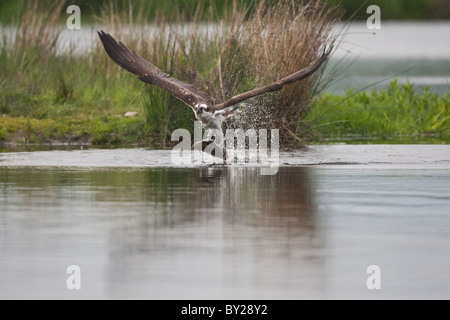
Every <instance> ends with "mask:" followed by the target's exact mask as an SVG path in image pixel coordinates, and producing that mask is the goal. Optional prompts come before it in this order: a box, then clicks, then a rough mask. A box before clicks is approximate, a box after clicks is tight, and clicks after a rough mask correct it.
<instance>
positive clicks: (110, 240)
mask: <svg viewBox="0 0 450 320" xmlns="http://www.w3.org/2000/svg"><path fill="white" fill-rule="evenodd" d="M0 173H1V180H0V200H1V201H0V202H1V204H2V205H1V206H2V213H1V215H0V219H1V220H0V221H1V226H0V231H1V242H0V243H1V249H0V253H1V256H2V257H4V259H3V258H2V261H1V262H0V281H1V282H2V284H3V285H4V286H3V287H4V288H5V289H6V288H7V289H8V290H6V291H5V290H3V289H2V290H1V291H0V297H63V298H64V297H67V298H72V297H74V294H75V295H76V296H75V297H87V298H90V297H107V298H108V297H112V298H127V297H129V298H133V297H134V298H136V297H140V298H299V297H303V296H304V297H313V296H314V294H313V295H311V293H310V292H308V290H305V288H306V289H312V288H317V287H320V286H322V284H321V280H320V279H323V276H322V274H321V273H322V270H323V267H322V264H323V262H322V259H321V256H322V249H321V247H322V245H321V237H320V234H319V232H318V230H320V228H318V221H317V219H316V216H315V205H314V193H313V190H314V186H313V185H312V184H313V182H312V178H311V171H309V170H308V169H302V168H280V171H279V173H278V174H277V175H275V176H261V175H260V171H259V169H256V168H236V167H234V168H233V167H229V166H223V167H213V168H199V169H151V170H146V169H133V170H131V169H108V170H104V169H95V170H89V169H86V170H74V169H64V170H62V169H50V170H49V169H36V168H15V169H6V168H0ZM70 264H77V265H80V267H81V269H82V272H83V290H81V292H79V293H73V292H71V291H68V290H67V289H66V288H65V279H66V275H65V268H66V267H67V266H68V265H70ZM300 284H301V285H300ZM315 292H316V294H317V292H319V291H317V290H316V291H315Z"/></svg>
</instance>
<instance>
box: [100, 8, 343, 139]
mask: <svg viewBox="0 0 450 320" xmlns="http://www.w3.org/2000/svg"><path fill="white" fill-rule="evenodd" d="M202 5H206V6H208V2H206V3H201V4H200V5H199V6H198V7H197V10H196V11H194V13H192V12H190V13H189V14H190V15H191V16H190V21H191V23H189V24H182V23H181V22H182V21H185V15H186V14H188V13H186V12H183V11H179V12H178V18H177V19H176V20H175V23H173V22H168V21H167V20H166V19H165V18H164V16H159V17H157V18H156V20H155V23H154V25H153V32H152V33H151V34H147V33H145V32H143V31H142V32H141V33H139V32H138V33H130V30H131V29H130V28H127V27H126V26H125V25H124V21H128V23H129V22H131V21H130V20H131V18H128V17H132V16H133V14H130V12H128V13H129V14H128V15H127V12H124V11H117V10H115V8H114V6H108V7H104V8H103V10H102V12H101V16H100V17H99V21H100V22H101V23H102V25H104V27H105V28H106V30H107V31H108V32H110V33H112V34H113V35H114V37H116V38H117V39H120V40H121V41H122V42H124V43H126V44H127V45H128V46H129V47H130V48H132V49H134V50H136V51H137V52H139V53H140V54H142V55H143V56H144V58H147V59H148V60H150V61H151V62H152V63H154V64H155V65H157V66H158V67H159V68H160V69H162V70H164V71H166V72H168V73H170V74H171V75H172V76H174V77H176V78H179V79H181V80H185V81H187V82H189V83H193V84H194V85H196V86H197V87H199V88H200V89H202V90H203V91H205V92H207V93H208V94H209V95H210V96H211V97H212V98H213V99H214V100H215V101H216V102H221V101H223V100H226V99H228V98H230V97H232V96H233V95H236V94H238V93H241V92H244V91H246V90H250V89H253V88H255V87H257V86H261V85H264V84H268V83H272V82H275V81H277V80H279V79H280V78H281V77H284V76H286V75H289V74H292V73H294V72H296V71H298V70H300V69H301V68H304V67H306V66H307V65H308V64H310V63H311V62H312V61H313V60H315V59H317V58H318V56H319V55H320V53H321V51H322V50H323V48H324V47H325V46H326V45H331V44H332V43H333V42H334V39H335V36H336V35H335V34H333V33H332V30H333V27H334V26H335V24H336V22H337V21H338V20H339V17H340V16H339V13H340V12H339V10H337V8H336V7H332V8H330V7H327V6H326V5H325V3H324V2H323V1H321V0H313V1H292V0H282V1H278V2H273V1H265V0H262V1H259V3H258V4H257V5H256V6H255V7H254V9H253V10H250V9H249V8H248V7H246V6H243V5H240V4H239V2H238V1H234V2H233V6H232V7H231V8H230V9H229V10H225V11H224V12H223V18H221V19H220V20H219V22H218V23H216V24H213V25H207V26H205V25H204V24H202V23H201V22H202V21H204V16H203V15H204V13H205V12H207V13H208V14H209V15H214V11H213V8H212V7H211V8H210V10H208V9H206V10H205V9H204V8H202ZM130 10H131V9H130ZM141 19H145V16H141ZM217 19H219V17H217ZM135 22H137V24H142V23H143V21H135ZM177 22H178V23H177ZM142 30H143V29H142ZM134 32H136V30H134ZM96 54H99V53H98V52H97V53H96ZM316 80H317V77H316V76H315V77H311V78H309V79H307V80H304V81H301V82H299V83H296V84H293V85H291V86H288V87H285V88H284V89H283V90H282V91H281V92H279V93H272V94H268V95H264V96H261V97H258V98H254V99H252V100H249V101H247V103H246V107H245V108H243V114H242V116H241V117H239V118H238V119H237V120H235V121H231V122H229V123H228V125H230V126H233V127H236V126H239V127H244V128H249V127H252V128H261V127H264V128H277V129H280V130H281V137H282V140H283V142H284V143H285V144H292V143H295V142H298V141H299V139H298V137H297V135H296V133H297V131H298V125H299V120H300V119H301V117H302V114H303V110H304V108H305V106H306V105H307V104H308V103H309V102H310V99H311V97H312V95H313V94H314V93H315V89H317V84H318V83H317V82H316ZM147 90H148V92H150V93H151V96H149V95H148V94H147V98H146V99H145V100H144V110H145V112H146V114H147V119H148V120H149V122H151V123H152V125H151V128H152V129H151V130H150V131H151V132H150V133H152V134H158V135H159V136H160V137H161V141H166V140H167V138H168V136H169V133H170V132H171V130H173V129H174V128H176V127H175V126H174V125H176V126H184V127H188V128H190V127H191V126H192V120H193V117H192V116H188V119H187V121H186V112H183V111H184V110H186V107H183V106H182V103H180V102H179V101H178V100H176V99H175V98H173V97H171V96H167V94H165V93H163V92H162V91H161V90H159V89H155V88H151V89H147ZM182 110H183V111H182ZM159 120H160V121H159ZM158 125H160V127H159V126H158Z"/></svg>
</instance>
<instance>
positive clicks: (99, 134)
mask: <svg viewBox="0 0 450 320" xmlns="http://www.w3.org/2000/svg"><path fill="white" fill-rule="evenodd" d="M145 94H146V93H145V92H144V97H141V98H136V99H145ZM128 99H133V97H132V95H129V96H128ZM64 106H65V104H64V103H59V104H58V103H56V104H54V105H53V107H54V110H55V111H56V110H59V109H63V108H64ZM115 110H116V113H117V114H114V112H103V111H101V112H100V111H99V112H97V113H96V114H91V115H90V116H88V115H86V114H80V115H78V116H76V117H71V116H68V115H64V114H59V115H58V114H57V112H55V113H54V118H52V119H48V118H45V119H39V118H36V117H24V116H11V115H8V116H6V115H5V116H4V117H0V128H1V129H0V141H3V142H10V143H18V144H29V143H37V144H41V143H70V144H93V145H101V146H122V145H145V146H156V147H161V146H162V144H161V141H159V140H155V139H154V137H153V135H152V134H151V133H150V132H149V129H148V127H147V126H146V120H145V116H144V113H143V112H142V109H139V108H138V109H134V110H136V111H138V112H139V116H137V117H134V118H127V117H124V116H123V114H124V112H125V111H126V110H128V109H126V108H116V109H115ZM186 110H187V113H186V114H187V115H188V116H189V115H190V114H191V113H192V112H191V111H190V110H188V109H187V108H186ZM299 137H300V138H302V139H304V140H305V141H308V142H309V143H324V142H347V143H450V95H449V94H447V95H445V96H443V97H441V96H439V95H436V94H432V93H430V92H429V91H428V90H426V89H425V90H424V91H422V92H416V91H415V90H414V89H413V87H412V85H411V84H405V85H400V84H399V83H398V82H396V81H393V82H392V83H391V84H390V85H389V87H388V88H387V89H386V90H381V91H373V92H371V93H368V92H361V93H354V92H352V91H349V92H348V93H347V94H346V95H342V96H341V95H330V94H327V93H324V94H323V95H321V96H320V97H317V98H316V99H315V100H314V101H313V103H312V104H311V105H310V109H309V111H308V112H307V115H306V117H305V119H304V120H302V121H301V123H300V125H299ZM168 145H169V144H168ZM168 145H167V146H168Z"/></svg>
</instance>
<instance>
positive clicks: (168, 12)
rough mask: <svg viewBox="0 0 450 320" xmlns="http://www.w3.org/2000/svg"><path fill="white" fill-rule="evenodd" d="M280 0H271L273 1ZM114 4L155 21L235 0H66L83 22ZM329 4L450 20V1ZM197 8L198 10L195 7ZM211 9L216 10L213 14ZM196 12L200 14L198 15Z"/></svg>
mask: <svg viewBox="0 0 450 320" xmlns="http://www.w3.org/2000/svg"><path fill="white" fill-rule="evenodd" d="M277 1H278V0H270V2H272V3H274V2H277ZM28 2H29V0H3V1H1V3H0V23H2V24H14V23H17V22H18V21H20V20H21V18H22V17H23V15H25V14H26V12H27V8H28V6H27V4H28ZM54 2H55V1H53V0H40V1H39V3H40V6H39V7H40V8H41V10H42V8H44V10H45V9H46V8H48V7H49V6H51V4H52V3H54ZM111 2H112V3H114V4H115V6H116V7H117V8H118V9H119V10H120V11H126V10H128V9H129V8H130V7H133V8H139V10H134V11H133V12H131V14H132V16H133V18H134V19H135V20H136V19H137V18H139V15H142V14H143V15H144V16H145V17H146V18H147V19H148V20H153V19H155V18H157V17H158V16H161V15H162V16H164V17H167V18H169V19H178V18H179V17H178V13H179V12H185V13H187V14H186V15H185V17H184V18H185V19H186V20H191V19H193V18H195V19H198V15H199V14H200V15H201V16H202V20H210V21H211V20H214V21H216V20H217V19H220V18H223V17H225V16H226V11H227V10H229V8H230V7H231V6H232V3H233V1H232V0H206V1H204V0H203V1H201V2H202V5H201V6H198V2H199V1H198V0H113V1H109V0H97V1H90V0H76V1H71V0H67V1H64V6H65V7H67V6H69V5H71V4H75V5H78V6H79V7H80V9H81V12H82V15H83V23H92V22H94V21H95V20H96V19H95V17H96V16H99V15H101V12H102V10H103V8H104V6H105V5H106V4H108V3H111ZM326 2H327V3H328V4H329V5H332V6H333V5H338V6H340V7H341V8H342V9H343V10H344V11H345V12H344V13H343V16H342V18H343V19H344V20H346V19H356V20H366V19H367V13H366V12H365V10H363V8H366V7H367V6H369V5H377V6H379V7H380V8H381V10H382V18H383V20H442V19H450V6H449V4H448V0H414V1H411V0H370V1H366V2H364V0H363V1H356V0H326ZM239 3H240V4H242V5H245V6H246V7H248V8H249V9H250V10H252V9H253V8H254V7H255V6H257V3H258V0H240V1H239ZM193 8H195V9H193ZM208 11H214V15H211V14H210V13H209V12H208ZM196 15H197V17H195V16H196ZM65 21H66V17H61V18H60V19H59V22H60V23H65Z"/></svg>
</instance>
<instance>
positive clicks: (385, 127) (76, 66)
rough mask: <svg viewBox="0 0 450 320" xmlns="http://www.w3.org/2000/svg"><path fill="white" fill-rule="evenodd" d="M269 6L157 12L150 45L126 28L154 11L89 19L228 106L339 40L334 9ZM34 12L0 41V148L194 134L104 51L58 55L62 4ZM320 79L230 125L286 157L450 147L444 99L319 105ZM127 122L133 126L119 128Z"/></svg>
mask: <svg viewBox="0 0 450 320" xmlns="http://www.w3.org/2000/svg"><path fill="white" fill-rule="evenodd" d="M44 2H45V1H44ZM157 2H158V1H155V2H154V3H157ZM168 2H170V1H168ZM188 2H189V1H186V3H188ZM219 2H220V3H221V1H218V2H216V4H215V5H216V6H217V5H218V3H219ZM271 2H272V1H269V0H267V1H261V2H259V5H255V4H254V2H252V3H253V5H248V3H247V4H246V3H245V1H244V2H241V1H230V3H232V6H230V7H226V6H224V7H223V8H222V9H221V10H217V11H214V10H215V9H214V8H215V7H214V6H211V5H210V3H211V1H200V2H199V3H200V4H199V5H198V7H197V10H196V11H195V12H194V13H193V12H192V11H186V10H184V9H183V8H182V7H178V9H175V10H173V12H176V16H173V17H170V19H171V20H172V21H168V20H167V17H166V15H165V13H164V9H163V8H164V7H162V9H161V10H159V11H156V13H155V16H152V19H154V20H153V21H154V23H156V25H158V26H160V28H159V30H161V31H160V32H156V33H155V34H154V35H153V37H152V38H149V37H146V36H145V35H144V34H142V33H139V32H138V33H137V34H136V33H133V34H132V32H130V31H129V28H126V27H125V26H127V25H129V24H131V23H133V24H144V23H145V21H147V20H148V19H149V15H150V14H149V13H148V12H149V11H148V10H150V9H146V10H147V11H145V10H143V9H141V10H136V8H138V7H139V5H138V3H139V2H138V1H130V2H127V3H129V5H130V6H124V5H123V3H122V2H118V3H116V4H115V5H103V6H101V7H99V8H97V9H96V8H93V9H92V10H94V11H95V10H98V12H97V11H95V12H96V16H95V18H94V19H95V21H96V23H98V24H100V25H103V26H106V27H107V28H108V30H110V31H111V33H113V34H114V36H115V37H116V38H117V39H120V40H121V41H123V42H124V43H125V44H126V45H127V46H129V47H130V48H133V49H135V50H136V52H138V53H140V54H142V55H143V56H144V58H147V59H148V60H150V61H152V62H153V63H154V64H156V65H157V66H158V67H160V68H161V69H162V70H163V71H166V72H168V73H170V74H172V75H173V76H175V77H176V78H179V79H181V80H184V81H187V82H190V83H192V84H195V85H196V86H198V87H199V88H201V89H202V90H204V91H206V92H207V93H209V94H210V95H211V96H214V97H216V98H217V99H223V98H224V97H228V96H232V95H234V94H236V93H239V92H244V91H246V90H248V89H252V88H254V87H256V86H259V85H261V84H264V83H268V82H271V81H276V80H278V78H279V77H280V74H282V75H287V74H290V73H292V72H294V71H297V70H299V69H300V68H302V67H304V66H305V65H307V64H308V62H309V61H312V60H314V58H315V57H316V55H317V54H320V49H321V48H323V46H324V45H326V44H328V45H331V44H333V43H334V41H335V39H336V36H337V35H336V34H332V33H331V30H332V29H333V26H334V25H335V23H336V22H338V21H340V20H341V18H342V16H343V14H344V13H343V11H342V10H340V9H339V8H338V7H334V6H331V7H330V6H329V5H325V1H321V0H313V1H306V2H304V4H306V3H307V6H302V5H301V2H298V3H299V5H298V6H290V3H291V2H290V1H284V0H283V1H279V2H277V4H275V5H274V4H271ZM425 2H426V1H425ZM18 3H20V1H18ZM80 3H84V2H83V1H80ZM86 3H87V2H86ZM241 3H243V4H241ZM40 4H42V1H32V2H30V3H29V4H28V5H27V6H26V9H24V11H23V14H22V15H21V16H20V20H19V24H18V32H17V36H16V39H15V42H14V44H13V45H10V44H8V43H6V40H5V39H1V40H0V41H1V42H0V92H1V96H0V146H2V145H3V146H15V145H93V146H109V147H117V146H147V147H155V148H167V147H170V146H171V145H173V143H172V142H171V141H170V135H171V132H172V131H173V130H175V129H176V128H186V129H188V130H190V131H191V132H192V128H193V121H194V120H195V118H194V115H193V113H192V111H191V110H190V109H189V108H188V107H186V106H185V105H184V104H183V103H181V102H179V101H178V100H177V99H175V98H174V97H172V96H171V95H169V94H167V93H166V92H164V91H162V90H160V89H159V88H155V87H150V86H146V85H144V84H143V83H141V82H140V81H139V80H138V79H136V78H135V77H133V76H132V75H130V74H128V73H127V72H126V71H124V70H121V69H120V68H119V67H118V66H117V65H115V64H114V63H113V62H112V61H110V59H109V57H108V56H107V55H106V53H105V52H104V50H103V47H101V44H100V41H98V42H99V44H98V46H97V47H96V48H95V50H93V51H92V52H90V53H89V54H87V55H84V56H79V55H73V54H71V53H69V54H67V55H62V56H57V55H56V54H55V47H56V43H57V41H59V39H58V35H57V34H55V33H54V32H52V30H54V29H53V28H54V27H55V26H57V25H58V24H59V23H60V22H61V21H60V20H61V16H63V17H65V18H66V17H67V15H66V14H65V12H64V10H63V9H64V8H65V6H66V5H67V2H66V1H61V2H52V4H51V5H50V4H49V5H48V6H47V7H46V10H45V11H42V10H40ZM2 6H4V3H3V4H2ZM24 6H25V4H24ZM283 6H284V7H283ZM130 9H131V10H130ZM152 14H153V13H152ZM206 18H208V19H210V18H212V19H214V20H215V21H219V24H218V25H219V26H220V25H222V26H223V25H227V26H228V27H227V28H226V32H222V33H221V34H219V33H216V34H213V35H211V34H208V35H205V33H204V32H201V31H200V30H199V28H196V27H195V25H196V22H197V23H199V22H201V21H204V20H205V19H206ZM186 20H190V21H191V22H194V23H193V24H190V26H191V27H189V28H187V29H188V30H187V31H186V32H185V33H183V35H182V36H180V35H177V34H176V33H174V32H171V29H170V26H171V25H172V23H175V24H176V23H178V24H180V23H182V21H186ZM244 22H245V24H244ZM192 26H193V27H192ZM299 28H301V30H302V32H301V34H300V33H299V32H298V31H296V30H299ZM167 30H169V32H168V31H167ZM281 30H282V31H283V32H281ZM286 30H287V31H286ZM263 35H266V36H264V40H263V38H262V37H263ZM267 35H268V36H267ZM304 48H308V49H309V50H304ZM271 52H277V54H276V55H273V54H270V53H271ZM321 76H322V74H318V75H317V76H316V77H313V78H311V79H308V80H305V81H302V82H301V83H300V84H299V85H293V86H290V87H288V88H285V89H283V91H282V92H281V93H274V94H268V95H264V96H262V97H260V98H256V99H253V100H252V101H251V104H252V106H250V107H249V108H245V109H246V110H248V111H247V112H244V113H243V115H242V117H241V122H240V123H237V122H234V123H229V124H228V125H229V126H231V127H233V126H234V127H236V126H239V127H244V129H245V128H246V125H247V127H253V128H258V127H260V128H279V129H280V137H281V139H282V141H281V142H282V144H281V146H282V147H295V146H299V145H304V144H306V143H319V142H340V141H344V142H350V143H351V142H359V143H360V142H363V143H365V142H371V143H377V142H395V143H449V142H450V130H449V128H450V110H449V100H450V97H449V95H448V94H445V95H444V96H439V95H435V94H432V93H430V92H429V91H428V90H427V89H425V90H424V91H423V92H416V91H415V90H414V88H413V87H412V85H411V84H405V85H400V84H398V83H397V82H396V81H393V82H392V83H391V85H390V86H389V87H388V88H387V89H386V90H380V91H374V92H373V93H368V92H360V93H355V92H353V91H348V92H347V93H346V94H345V95H341V96H338V95H331V94H328V93H326V92H322V94H320V90H319V88H322V87H326V83H327V81H328V80H329V79H323V78H322V77H321ZM127 112H136V113H137V116H134V117H125V114H126V113H127Z"/></svg>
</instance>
